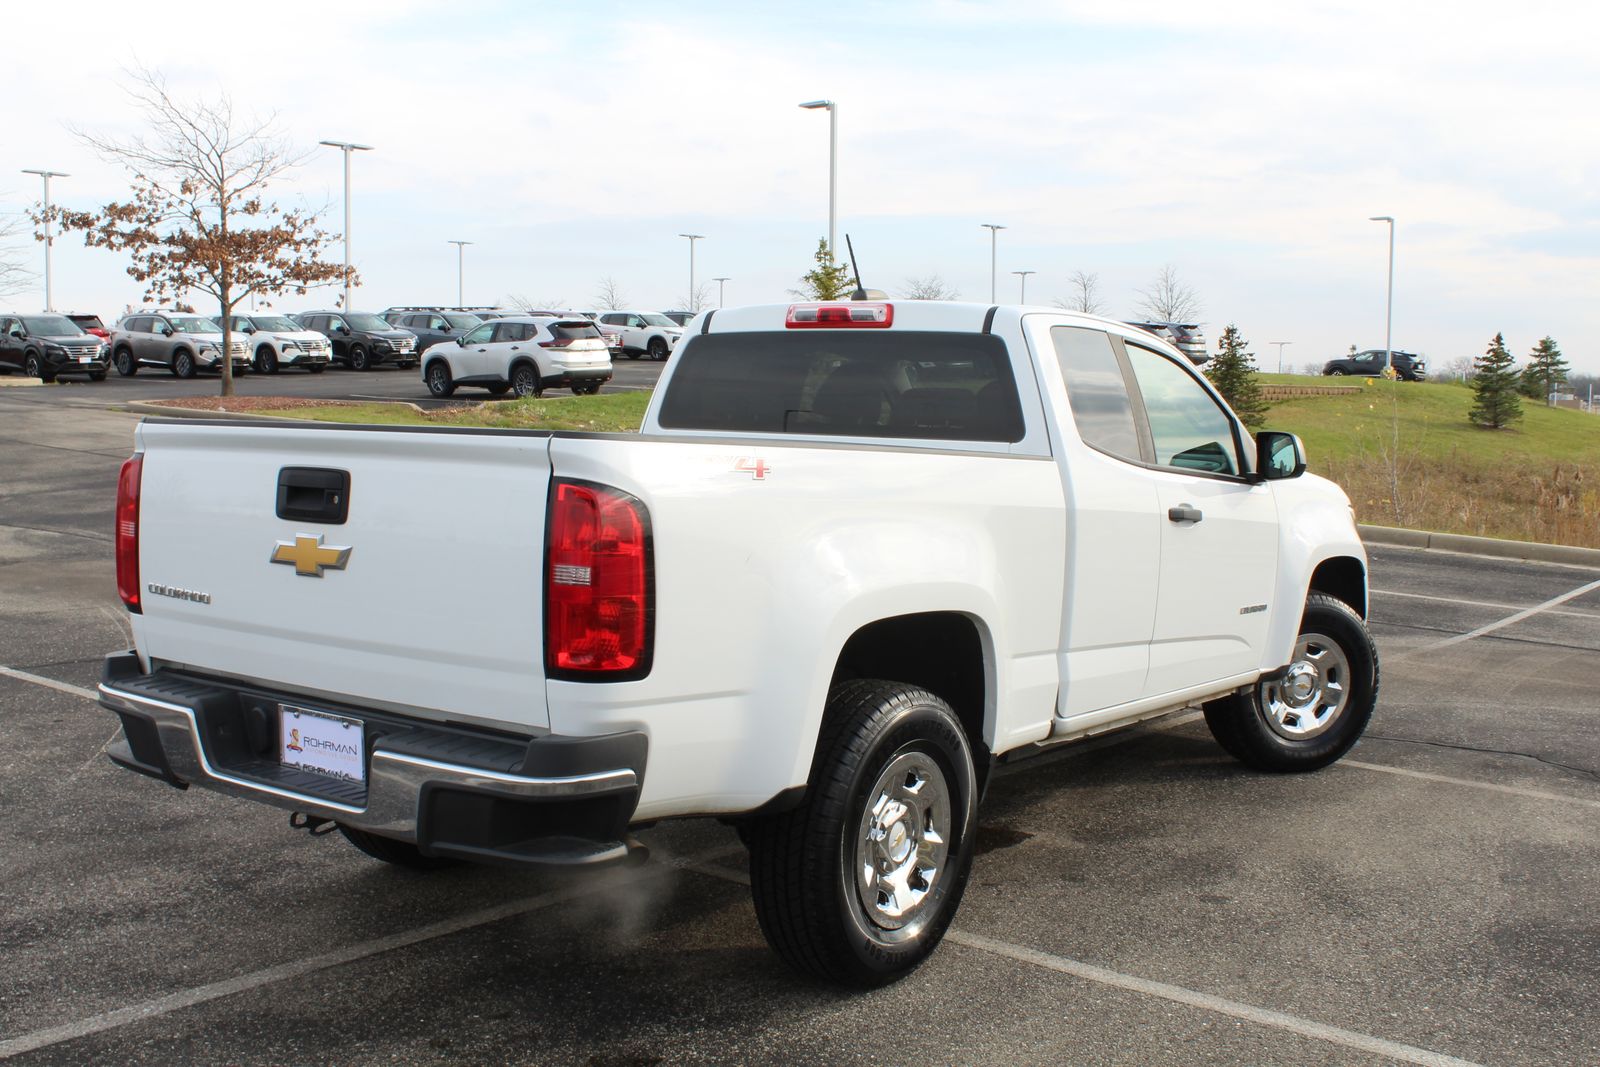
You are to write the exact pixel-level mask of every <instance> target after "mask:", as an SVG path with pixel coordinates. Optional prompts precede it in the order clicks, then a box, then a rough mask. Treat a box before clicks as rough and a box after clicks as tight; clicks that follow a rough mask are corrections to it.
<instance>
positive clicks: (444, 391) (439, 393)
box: [423, 359, 456, 399]
mask: <svg viewBox="0 0 1600 1067" xmlns="http://www.w3.org/2000/svg"><path fill="white" fill-rule="evenodd" d="M423 379H424V380H425V381H426V382H427V383H428V392H430V393H432V394H433V395H434V396H436V397H439V398H441V399H443V398H444V397H447V396H449V395H450V394H452V393H454V392H455V391H456V383H455V380H454V379H453V378H451V377H450V365H449V364H448V363H446V362H445V361H444V360H442V359H441V360H440V361H439V362H437V363H432V364H429V366H428V372H427V373H426V374H424V375H423Z"/></svg>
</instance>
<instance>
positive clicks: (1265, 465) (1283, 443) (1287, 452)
mask: <svg viewBox="0 0 1600 1067" xmlns="http://www.w3.org/2000/svg"><path fill="white" fill-rule="evenodd" d="M1305 472H1306V449H1305V446H1304V445H1302V444H1301V443H1300V438H1298V437H1296V436H1295V435H1294V434H1292V433H1284V432H1283V431H1281V430H1262V431H1261V432H1260V433H1258V434H1256V479H1257V480H1258V481H1263V482H1275V481H1281V480H1282V479H1284V478H1298V477H1300V476H1301V475H1302V474H1304V473H1305Z"/></svg>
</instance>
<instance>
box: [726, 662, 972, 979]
mask: <svg viewBox="0 0 1600 1067" xmlns="http://www.w3.org/2000/svg"><path fill="white" fill-rule="evenodd" d="M976 782H977V775H976V773H975V771H974V768H973V759H972V748H971V746H970V745H969V744H968V742H967V736H966V733H965V732H964V731H963V730H962V728H961V724H960V722H959V721H958V720H957V719H956V716H955V712H954V711H952V710H951V708H950V705H948V704H946V703H945V702H944V701H943V700H941V699H940V698H939V697H937V696H935V695H933V694H932V693H930V692H928V691H926V690H924V689H919V688H917V687H915V686H909V685H903V684H900V683H897V682H886V681H875V680H857V681H850V682H845V683H843V684H841V685H839V686H838V687H837V688H835V689H834V691H833V693H832V694H831V695H830V697H829V700H828V709H827V714H826V715H825V716H824V720H823V729H822V734H821V736H820V737H819V738H818V741H817V755H816V759H815V761H814V762H813V764H812V768H811V781H810V785H809V786H808V788H807V791H806V797H805V800H804V801H802V802H801V804H800V806H799V807H797V808H795V809H794V810H792V811H788V812H784V813H782V814H779V815H771V816H767V817H766V818H763V819H761V820H759V821H757V822H755V823H753V824H752V825H751V826H750V827H749V830H748V838H749V845H750V885H751V891H752V893H753V895H754V898H755V908H756V918H757V919H758V920H759V921H760V923H761V930H762V933H764V934H765V935H766V938H767V942H768V943H769V944H770V945H771V946H772V948H773V950H774V951H775V952H777V953H778V955H779V956H781V957H782V958H783V960H784V962H786V963H787V964H789V966H791V967H793V968H794V969H796V970H798V971H801V972H803V973H806V974H809V975H812V976H814V977H817V978H821V979H824V980H826V981H831V982H838V983H842V984H846V985H854V986H878V985H884V984H886V983H888V982H892V981H895V980H896V979H898V978H901V977H904V976H905V975H906V974H908V973H910V972H911V971H912V970H913V969H914V968H915V967H916V966H917V965H918V964H920V963H921V962H922V961H923V960H924V959H926V958H927V957H928V955H929V954H930V953H931V952H933V950H934V948H935V947H937V946H938V944H939V941H940V939H941V938H943V937H944V932H945V930H946V929H947V928H948V927H949V925H950V920H951V919H952V918H953V917H954V915H955V912H956V907H957V906H958V905H959V904H960V902H961V894H962V891H963V890H964V889H965V888H966V882H967V873H968V871H969V870H970V869H971V866H972V837H973V831H974V829H975V828H976V825H977V788H976Z"/></svg>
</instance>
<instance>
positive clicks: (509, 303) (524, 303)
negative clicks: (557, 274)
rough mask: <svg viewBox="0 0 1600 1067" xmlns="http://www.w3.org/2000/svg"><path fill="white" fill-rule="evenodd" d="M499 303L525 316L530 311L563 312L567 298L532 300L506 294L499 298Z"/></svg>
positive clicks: (514, 294) (513, 294) (520, 295)
mask: <svg viewBox="0 0 1600 1067" xmlns="http://www.w3.org/2000/svg"><path fill="white" fill-rule="evenodd" d="M500 303H502V304H504V305H505V306H506V307H509V308H516V309H517V310H518V311H521V312H523V313H524V314H526V313H527V312H530V311H564V310H566V306H567V298H566V297H564V296H558V297H556V298H555V299H554V300H533V299H530V298H529V297H526V296H523V295H522V294H521V293H507V294H506V295H505V296H503V297H501V298H500Z"/></svg>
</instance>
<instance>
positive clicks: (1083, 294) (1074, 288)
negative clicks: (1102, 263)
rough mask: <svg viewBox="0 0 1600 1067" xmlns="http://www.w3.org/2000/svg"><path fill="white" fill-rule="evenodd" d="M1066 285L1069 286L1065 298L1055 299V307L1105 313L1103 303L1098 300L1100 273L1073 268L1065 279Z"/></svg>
mask: <svg viewBox="0 0 1600 1067" xmlns="http://www.w3.org/2000/svg"><path fill="white" fill-rule="evenodd" d="M1067 285H1068V287H1069V288H1068V291H1067V298H1066V299H1065V300H1057V301H1056V307H1058V308H1066V309H1067V310H1068V311H1081V312H1083V313H1084V314H1085V315H1104V314H1105V313H1106V307H1105V305H1104V304H1102V303H1101V302H1100V275H1098V274H1090V273H1089V272H1088V271H1082V270H1075V271H1073V272H1072V276H1071V277H1070V278H1068V279H1067Z"/></svg>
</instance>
